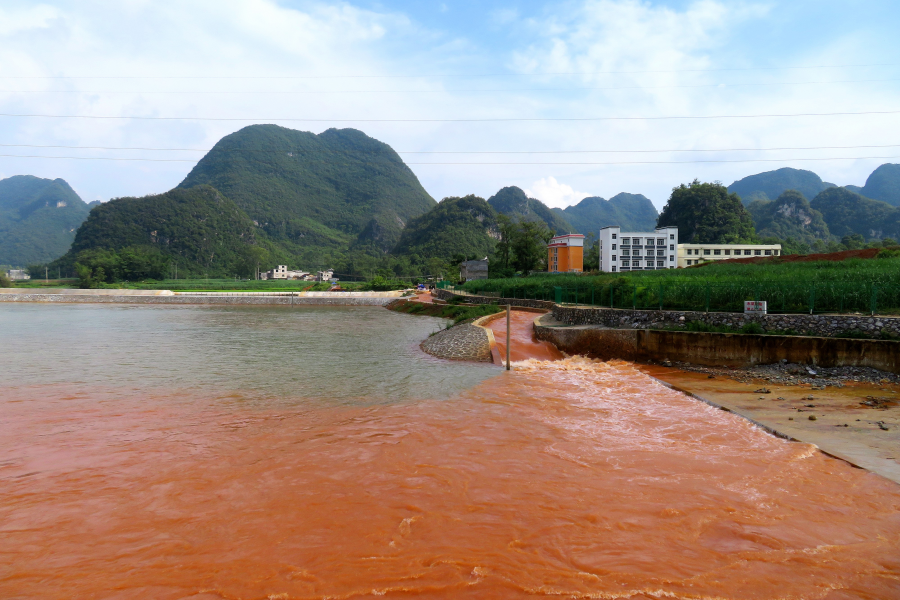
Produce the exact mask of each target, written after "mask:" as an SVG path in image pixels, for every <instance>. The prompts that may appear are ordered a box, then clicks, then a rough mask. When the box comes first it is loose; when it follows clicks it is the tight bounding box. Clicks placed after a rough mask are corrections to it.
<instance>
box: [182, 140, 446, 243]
mask: <svg viewBox="0 0 900 600" xmlns="http://www.w3.org/2000/svg"><path fill="white" fill-rule="evenodd" d="M201 184H207V185H211V186H213V187H215V188H216V189H217V190H219V191H220V192H222V194H224V195H225V196H226V197H227V198H229V199H231V200H233V201H234V203H235V204H236V205H237V206H238V207H239V208H240V209H241V210H243V211H244V212H245V213H246V214H247V215H249V216H250V218H251V219H253V220H254V221H256V222H257V223H258V225H259V227H260V228H262V230H263V231H264V232H265V233H266V235H267V236H268V238H269V239H271V240H272V241H274V242H277V243H279V244H281V245H282V246H284V247H286V248H288V249H289V250H292V251H294V252H299V251H301V250H303V249H308V248H316V249H320V248H334V249H346V248H347V247H349V246H350V245H351V244H352V243H353V242H354V241H355V240H356V239H357V237H358V236H359V235H360V234H361V233H363V232H366V237H365V239H364V240H361V242H363V243H364V244H374V245H376V246H378V247H379V248H380V249H381V250H383V251H386V250H388V249H390V248H391V247H393V246H394V245H395V244H396V242H397V240H398V239H399V232H400V229H402V227H403V226H404V225H405V224H406V222H407V221H409V219H412V218H414V217H418V216H420V215H422V214H424V213H426V212H427V211H428V210H430V209H431V208H433V207H434V206H435V204H436V203H435V201H434V199H433V198H432V197H431V196H429V195H428V192H426V191H425V189H424V188H423V187H422V185H421V184H420V183H419V180H418V179H417V178H416V176H415V174H414V173H413V172H412V171H411V170H410V169H409V167H407V166H406V164H404V162H403V161H402V160H401V159H400V157H399V156H398V155H397V153H396V152H394V151H393V150H392V149H391V147H390V146H388V145H387V144H384V143H382V142H379V141H378V140H375V139H373V138H370V137H369V136H367V135H366V134H364V133H362V132H361V131H357V130H355V129H329V130H327V131H325V132H323V133H321V134H318V135H316V134H313V133H309V132H304V131H295V130H293V129H287V128H284V127H279V126H277V125H252V126H249V127H245V128H243V129H241V130H240V131H237V132H235V133H232V134H231V135H228V136H225V137H224V138H222V139H221V140H219V142H218V143H217V144H216V145H215V146H214V147H213V149H212V150H210V152H209V153H208V154H207V155H206V156H204V157H203V158H202V159H201V160H200V162H199V163H197V166H196V167H194V169H193V170H192V171H191V172H190V173H189V174H188V176H187V177H186V178H185V179H184V181H183V182H182V183H181V184H180V186H179V187H182V188H189V187H192V186H195V185H201Z"/></svg>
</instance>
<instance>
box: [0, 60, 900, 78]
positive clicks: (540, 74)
mask: <svg viewBox="0 0 900 600" xmlns="http://www.w3.org/2000/svg"><path fill="white" fill-rule="evenodd" d="M898 64H900V63H870V64H846V65H807V66H793V67H725V68H720V69H646V70H635V71H550V72H534V73H469V74H463V73H457V74H453V73H451V74H434V73H422V74H418V75H362V74H344V75H201V76H194V75H0V79H96V80H100V79H156V80H159V79H173V80H178V79H192V80H201V79H202V80H228V79H247V80H251V79H253V80H260V79H268V80H273V79H284V80H288V79H435V78H446V79H449V78H467V77H473V78H474V77H543V76H576V75H581V76H583V75H636V74H641V73H723V72H736V71H797V70H810V69H851V68H862V67H895V66H897V65H898Z"/></svg>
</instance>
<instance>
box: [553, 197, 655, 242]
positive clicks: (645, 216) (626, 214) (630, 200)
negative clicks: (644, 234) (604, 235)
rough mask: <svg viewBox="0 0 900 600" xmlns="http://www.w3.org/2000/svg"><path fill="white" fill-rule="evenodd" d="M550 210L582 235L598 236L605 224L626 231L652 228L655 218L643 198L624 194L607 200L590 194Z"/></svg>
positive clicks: (651, 205) (653, 209)
mask: <svg viewBox="0 0 900 600" xmlns="http://www.w3.org/2000/svg"><path fill="white" fill-rule="evenodd" d="M553 212H555V213H556V214H558V215H560V216H562V217H564V218H565V219H566V220H567V221H568V222H569V223H570V224H571V225H572V227H573V228H574V229H575V231H576V232H578V233H581V234H584V235H587V234H588V233H593V234H594V235H598V232H599V231H600V229H602V228H603V227H607V226H609V225H618V226H620V227H621V228H622V229H625V230H627V231H653V230H654V229H655V228H656V219H657V218H658V217H659V213H657V212H656V207H655V206H653V203H652V202H650V200H649V199H648V198H647V197H645V196H642V195H641V194H626V193H621V194H616V195H615V196H613V197H612V198H610V199H609V200H604V199H603V198H600V197H597V196H591V197H588V198H585V199H584V200H582V201H581V202H579V203H578V204H576V205H574V206H568V207H566V208H565V209H559V208H554V209H553Z"/></svg>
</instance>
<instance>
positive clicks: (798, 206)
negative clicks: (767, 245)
mask: <svg viewBox="0 0 900 600" xmlns="http://www.w3.org/2000/svg"><path fill="white" fill-rule="evenodd" d="M747 210H748V211H749V212H750V215H751V216H752V217H753V222H754V225H755V226H756V233H757V235H759V236H760V237H764V238H765V237H775V238H778V239H780V240H787V239H792V240H794V241H796V242H801V243H805V244H813V243H815V242H816V241H817V240H825V241H827V240H829V239H830V238H831V233H830V232H829V230H828V225H826V224H825V220H824V219H823V218H822V213H820V212H819V211H817V210H814V209H813V208H812V207H810V205H809V202H808V201H807V200H806V198H804V197H803V194H801V193H800V192H798V191H797V190H788V191H786V192H784V193H783V194H781V195H780V196H778V199H777V200H774V201H772V202H763V201H761V200H754V201H753V202H751V203H750V205H749V206H748V207H747Z"/></svg>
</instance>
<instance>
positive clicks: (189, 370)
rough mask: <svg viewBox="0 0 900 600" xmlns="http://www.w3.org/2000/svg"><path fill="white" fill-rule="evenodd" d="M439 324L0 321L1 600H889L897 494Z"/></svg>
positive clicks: (671, 399) (77, 318) (399, 318)
mask: <svg viewBox="0 0 900 600" xmlns="http://www.w3.org/2000/svg"><path fill="white" fill-rule="evenodd" d="M533 317H534V315H529V317H528V318H525V317H522V318H518V319H516V320H515V321H514V324H513V327H514V330H515V334H514V335H513V343H514V344H518V345H519V349H518V351H522V350H524V349H525V347H526V346H527V344H529V343H530V341H531V340H530V334H529V333H528V329H527V327H529V326H530V322H531V319H532V318H533ZM501 322H503V321H501ZM439 324H440V322H439V321H437V320H435V319H430V318H424V317H410V316H405V315H399V314H395V313H391V312H389V311H385V310H383V309H379V308H368V307H360V308H341V309H336V308H314V307H304V308H302V309H294V310H293V311H290V310H289V309H285V308H281V307H279V308H258V307H242V308H200V307H115V306H71V307H65V306H40V305H20V306H12V307H7V306H2V307H0V361H2V362H0V365H2V372H3V377H4V385H5V387H4V388H3V389H2V391H0V394H2V396H0V598H3V599H18V598H50V599H56V598H59V599H62V598H66V599H70V598H77V599H80V598H85V599H87V598H92V599H93V598H103V599H106V598H110V599H138V598H140V599H146V598H154V599H156V598H159V599H180V598H192V599H194V600H201V599H202V600H215V599H228V600H236V599H241V600H245V599H246V600H249V599H254V600H255V599H294V598H311V599H313V598H365V597H396V598H401V597H402V598H412V597H415V598H526V597H541V596H552V597H557V596H558V597H563V598H633V599H650V598H691V599H706V598H709V599H713V598H715V599H801V598H803V599H828V600H836V599H848V598H866V599H889V598H900V575H898V573H900V488H898V486H897V485H895V484H893V483H891V482H888V481H887V480H884V479H882V478H879V477H877V476H875V475H872V474H869V473H867V472H865V471H862V470H859V469H855V468H852V467H850V466H849V465H847V464H846V463H843V462H841V461H838V460H834V459H831V458H828V457H826V456H824V455H822V454H821V453H819V452H817V451H816V450H815V448H814V447H812V446H810V445H806V444H801V443H792V442H786V441H784V440H781V439H778V438H775V437H772V436H770V435H768V434H766V433H764V432H763V431H761V430H759V429H758V428H756V427H755V426H753V425H751V424H750V423H748V422H746V421H744V420H742V419H740V418H739V417H736V416H734V415H732V414H729V413H726V412H722V411H718V410H715V409H713V408H711V407H709V406H707V405H705V404H703V403H700V402H698V401H696V400H693V399H691V398H688V397H686V396H684V395H683V394H681V393H679V392H676V391H673V390H671V389H668V388H666V387H664V386H662V385H661V384H659V383H657V382H656V381H655V380H653V379H651V378H650V377H648V376H647V375H645V374H643V373H641V372H640V371H638V370H637V369H636V368H634V367H633V366H632V365H631V364H629V363H625V362H610V363H599V362H592V361H589V360H586V359H582V358H566V359H562V360H556V361H548V360H535V359H532V358H524V359H523V360H520V361H519V362H517V363H515V364H514V369H513V370H512V371H510V372H505V371H503V370H502V369H500V368H498V367H496V366H492V365H474V364H462V363H447V362H441V361H437V360H435V359H432V358H429V357H427V356H426V355H424V354H422V353H421V352H419V351H418V349H417V344H418V342H419V341H421V339H423V338H424V337H425V336H427V335H428V333H430V332H431V331H433V330H434V329H435V328H436V326H438V325H439ZM495 326H497V325H495ZM501 337H502V336H501V335H499V333H498V334H497V338H498V339H499V338H501ZM535 352H540V353H543V352H546V349H545V348H544V349H540V348H538V349H536V350H535ZM526 354H527V353H526ZM539 356H541V357H542V358H547V357H546V356H545V355H544V354H539ZM516 357H517V358H523V357H522V356H521V355H518V354H517V355H516Z"/></svg>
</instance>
